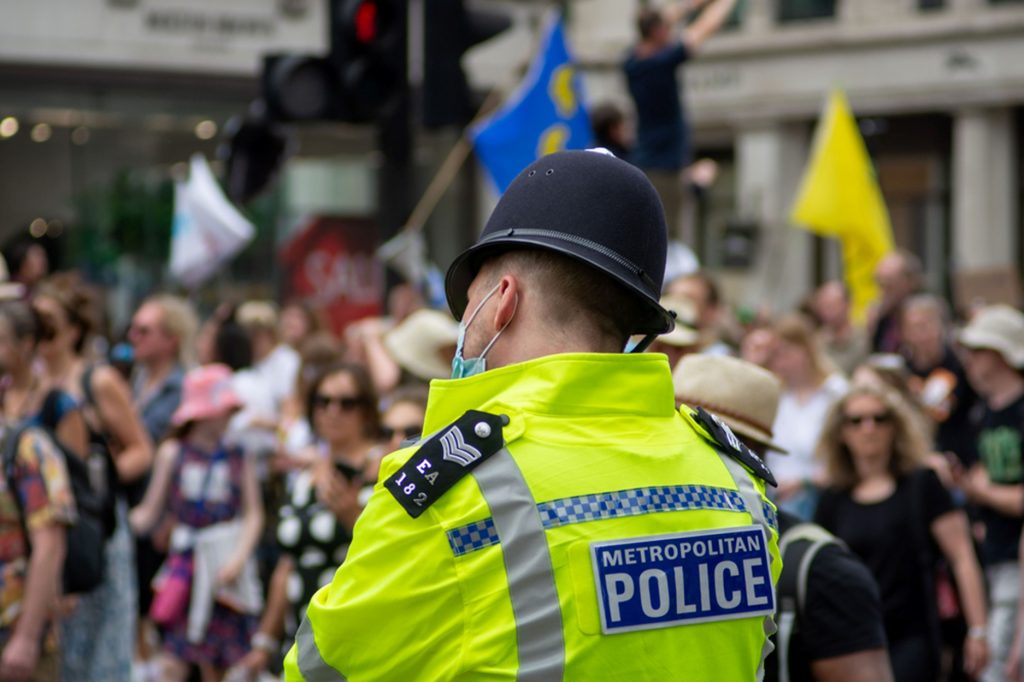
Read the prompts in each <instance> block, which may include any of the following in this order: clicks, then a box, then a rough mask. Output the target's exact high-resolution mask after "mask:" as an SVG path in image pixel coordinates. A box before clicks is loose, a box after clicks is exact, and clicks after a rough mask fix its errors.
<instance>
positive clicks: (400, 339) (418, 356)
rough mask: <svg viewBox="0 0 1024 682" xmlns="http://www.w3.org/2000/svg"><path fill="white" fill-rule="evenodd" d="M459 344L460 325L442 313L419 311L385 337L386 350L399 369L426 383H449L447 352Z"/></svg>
mask: <svg viewBox="0 0 1024 682" xmlns="http://www.w3.org/2000/svg"><path fill="white" fill-rule="evenodd" d="M458 340H459V325H458V323H456V322H455V320H453V319H452V317H451V315H449V314H448V313H446V312H441V311H440V310H429V309H423V310H417V311H416V312H414V313H413V314H412V315H409V317H407V318H405V319H404V320H403V321H402V322H401V323H400V324H399V325H398V326H396V327H395V328H394V329H392V330H391V331H389V332H388V333H387V334H385V335H384V348H386V349H387V351H388V353H389V354H390V355H391V358H392V359H393V360H394V361H395V362H397V363H398V365H399V367H401V368H402V369H405V370H408V371H409V372H411V373H412V374H414V375H415V376H416V377H418V378H420V379H423V380H424V381H430V380H431V379H447V378H448V377H450V376H451V373H452V358H451V354H447V356H446V355H445V351H446V349H448V348H451V347H453V346H455V344H456V343H457V342H458Z"/></svg>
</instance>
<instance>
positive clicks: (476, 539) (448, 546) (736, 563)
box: [285, 151, 780, 682]
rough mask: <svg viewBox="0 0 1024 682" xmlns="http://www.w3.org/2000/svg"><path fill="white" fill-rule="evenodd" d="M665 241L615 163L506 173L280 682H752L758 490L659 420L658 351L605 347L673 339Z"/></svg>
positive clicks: (762, 530) (736, 450)
mask: <svg viewBox="0 0 1024 682" xmlns="http://www.w3.org/2000/svg"><path fill="white" fill-rule="evenodd" d="M665 248H666V230H665V218H664V214H663V211H662V208H661V204H660V202H659V200H658V196H657V194H656V193H655V191H654V189H653V187H652V186H651V184H650V182H649V181H648V180H647V179H646V177H645V176H644V175H643V173H642V172H640V171H639V170H637V169H635V168H633V167H632V166H630V165H629V164H627V163H625V162H623V161H620V160H618V159H616V158H614V157H613V156H611V155H606V154H603V153H601V152H598V151H571V152H560V153H557V154H553V155H550V156H546V157H543V158H541V159H540V160H538V161H536V162H535V163H533V164H532V165H530V166H529V167H527V168H526V169H525V170H524V171H523V172H522V173H520V175H519V176H518V177H517V178H516V180H515V181H514V182H513V183H512V184H511V186H510V187H509V188H508V190H507V191H506V193H505V194H504V196H503V197H502V198H501V200H500V201H499V202H498V205H497V207H496V208H495V210H494V213H493V214H492V216H491V218H490V220H489V221H488V223H487V226H486V228H485V229H484V232H483V234H482V235H481V237H480V240H479V241H478V242H477V243H476V244H475V245H474V246H472V247H470V248H469V249H468V250H467V251H466V252H464V253H463V254H462V255H460V256H459V257H458V258H457V259H456V260H455V262H454V263H453V264H452V266H451V268H450V269H449V271H448V275H447V281H446V287H447V295H448V302H449V304H450V306H451V308H452V310H453V312H454V313H455V315H456V317H460V318H461V319H462V323H461V324H460V339H459V341H460V342H459V344H458V350H457V352H456V357H455V359H454V361H453V379H452V380H451V381H448V380H444V381H434V382H433V383H432V384H431V389H430V397H429V402H428V406H427V413H426V418H425V423H424V433H426V434H433V435H429V436H428V437H427V438H426V439H425V440H423V441H421V442H420V443H418V444H416V445H414V446H410V447H408V448H405V449H403V450H399V451H398V452H396V453H394V454H393V455H391V456H389V457H388V458H386V459H385V460H384V461H383V463H382V466H381V473H380V483H379V484H378V486H377V489H376V490H375V491H374V494H373V496H372V498H371V499H370V501H369V503H368V505H367V507H366V509H365V510H364V512H363V514H362V516H361V517H360V520H359V522H358V523H357V524H356V527H355V531H354V539H353V541H352V544H351V547H350V550H349V553H348V557H347V559H346V560H345V563H344V564H343V565H342V567H341V568H340V569H339V570H338V572H337V574H336V575H335V578H334V580H333V582H332V583H331V584H330V585H329V586H327V587H325V588H323V589H322V590H320V591H319V592H318V593H317V594H316V596H314V598H313V600H312V601H311V603H310V604H309V607H308V609H307V613H306V618H305V620H304V621H303V623H302V626H301V627H300V629H299V632H298V634H297V637H296V643H295V646H294V647H293V648H292V650H291V651H290V652H289V654H288V657H287V659H286V662H285V665H286V675H287V678H288V679H289V680H299V679H305V680H308V681H310V682H312V681H314V680H384V679H388V680H392V679H393V680H411V679H416V680H449V679H474V680H476V679H495V680H498V679H508V680H511V679H515V680H524V681H525V680H545V681H546V680H559V679H569V680H591V679H630V680H645V679H694V680H698V679H721V680H751V679H756V678H757V677H759V676H760V669H761V667H762V664H763V658H764V656H765V655H766V653H767V650H768V648H769V645H768V644H767V639H766V633H770V632H773V631H774V625H773V622H772V612H773V610H774V593H773V583H774V581H775V580H776V579H777V578H778V573H779V570H780V561H779V559H778V554H777V544H776V543H777V532H776V529H775V515H774V509H773V507H772V506H771V505H770V503H768V502H767V500H766V498H765V497H764V480H768V479H770V478H771V474H770V473H769V472H768V470H767V469H766V468H764V465H763V464H762V463H761V462H760V460H758V459H757V458H756V457H755V456H753V455H752V453H750V451H749V450H747V449H746V448H744V447H743V446H742V445H740V444H739V441H738V440H737V439H736V438H735V436H734V435H733V434H732V432H731V431H729V430H728V429H727V428H726V427H724V426H723V425H722V423H721V422H720V421H717V420H715V419H713V418H710V416H709V415H708V414H707V413H705V412H699V413H695V416H694V415H691V413H690V411H689V410H687V411H685V412H682V413H681V412H679V411H677V410H676V409H675V402H674V396H673V386H672V375H671V372H670V369H669V366H668V363H667V362H666V361H665V357H664V356H662V355H658V354H650V353H646V354H645V353H623V352H622V350H623V348H624V347H626V345H627V341H628V340H629V338H630V336H631V335H645V337H646V339H645V341H646V340H649V339H653V338H654V337H655V336H656V335H658V334H660V333H664V332H666V331H668V330H670V329H671V327H672V318H671V315H670V314H669V313H667V312H666V311H665V310H664V309H663V308H662V307H661V306H660V305H659V304H658V295H659V293H660V290H661V284H662V276H663V270H664V263H665ZM644 345H645V343H640V344H639V345H638V348H639V349H642V348H643V347H644ZM762 479H764V480H762Z"/></svg>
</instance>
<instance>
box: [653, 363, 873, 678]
mask: <svg viewBox="0 0 1024 682" xmlns="http://www.w3.org/2000/svg"><path fill="white" fill-rule="evenodd" d="M673 380H674V383H675V387H676V399H677V400H680V401H681V402H682V403H683V404H684V408H683V409H686V406H689V407H690V408H696V407H703V408H704V409H706V410H708V411H709V412H711V413H712V414H714V415H715V416H717V417H718V418H719V419H721V420H722V421H723V422H725V423H726V424H728V425H729V427H730V428H731V429H732V430H733V432H734V433H735V434H736V435H737V436H738V437H739V438H740V439H741V440H743V442H744V443H745V444H746V445H747V446H748V447H750V448H751V449H752V450H753V451H754V452H756V453H757V454H759V455H760V456H761V457H764V455H765V454H766V452H767V451H768V450H774V451H776V452H779V453H782V454H785V453H786V450H785V449H784V448H783V447H782V446H780V445H778V444H777V443H775V442H774V441H773V440H772V423H773V422H774V421H775V412H776V410H778V407H779V397H780V396H781V394H782V384H781V382H780V381H779V380H778V379H777V378H776V377H775V375H773V374H772V373H771V372H769V371H768V370H766V369H763V368H761V367H758V366H757V365H754V364H752V363H749V362H745V361H743V360H739V359H737V358H731V357H725V356H713V355H688V356H686V357H685V358H683V360H682V361H681V362H680V363H679V365H678V366H677V367H676V370H675V372H674V373H673ZM779 531H780V536H779V545H780V547H781V548H782V551H783V564H782V575H781V576H780V578H779V588H778V590H779V597H778V603H779V608H780V612H779V613H777V614H776V621H777V622H778V623H779V633H778V634H777V635H776V640H775V647H776V650H775V651H774V652H772V655H771V656H769V657H768V661H767V665H766V666H765V680H769V681H774V680H780V681H789V680H793V681H797V680H799V681H803V680H815V681H817V682H887V681H889V682H891V680H892V668H891V667H890V664H889V654H888V652H887V651H886V643H885V626H884V624H883V622H882V603H881V597H880V596H879V594H878V586H877V585H876V584H875V580H874V578H873V577H872V576H871V573H870V572H869V571H868V569H867V568H866V567H865V566H864V564H863V563H862V562H861V561H860V560H859V559H858V558H857V557H856V556H855V555H854V554H853V553H852V552H850V551H849V549H847V548H846V547H845V546H844V545H842V544H841V543H838V542H835V541H834V538H832V537H830V536H829V535H828V534H827V532H826V531H825V530H824V529H822V528H821V527H820V526H815V525H814V524H810V523H804V522H802V521H801V520H800V519H799V518H798V517H796V516H794V515H793V514H790V513H788V512H786V511H784V510H779ZM798 538H801V539H804V540H805V541H809V543H810V544H808V545H807V548H806V549H803V553H802V554H801V555H800V556H798V554H797V553H798V552H800V550H801V549H802V548H801V547H800V545H799V543H800V540H799V539H798ZM819 542H820V543H821V544H817V543H819ZM802 557H807V560H806V562H807V563H806V565H807V571H806V574H805V576H806V577H805V578H804V581H805V582H804V586H803V589H802V590H801V589H800V588H799V587H797V586H798V585H799V581H800V579H801V576H800V573H801V570H800V569H801V566H802V564H803V563H804V562H803V561H801V560H800V559H801V558H802ZM789 586H792V587H793V588H795V589H793V590H792V592H793V594H792V595H790V594H789V592H790V589H789ZM798 592H803V594H804V595H805V596H804V597H803V601H802V603H799V601H798V598H797V597H796V594H797V593H798ZM787 598H792V602H794V603H792V604H791V603H789V602H787V601H786V600H787ZM789 618H792V620H789ZM783 662H785V665H786V668H785V669H784V670H780V669H779V666H780V665H783Z"/></svg>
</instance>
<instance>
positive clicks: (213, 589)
mask: <svg viewBox="0 0 1024 682" xmlns="http://www.w3.org/2000/svg"><path fill="white" fill-rule="evenodd" d="M878 282H879V285H880V286H881V288H882V291H883V296H882V297H881V299H880V304H879V306H878V307H877V308H876V309H875V310H873V311H872V315H871V319H870V320H869V324H868V325H867V326H858V325H856V324H854V323H853V322H852V320H851V318H850V311H849V305H848V300H847V298H846V295H845V289H844V287H843V286H842V284H840V283H838V282H827V283H825V284H823V285H822V286H820V287H819V288H818V289H817V290H816V291H814V292H813V293H812V294H811V295H809V296H808V297H807V299H806V302H805V304H804V305H802V306H801V307H800V309H799V310H796V311H792V312H788V313H785V314H781V315H778V316H776V317H773V318H771V319H767V318H761V319H758V320H755V321H752V322H751V321H747V324H746V325H741V324H739V322H738V321H737V319H736V318H735V316H734V315H732V314H731V309H730V308H729V306H728V304H727V303H726V302H725V301H723V300H722V297H721V295H720V293H719V291H718V288H717V286H716V283H715V281H714V278H713V277H712V276H710V275H709V274H708V273H706V272H704V271H699V270H698V271H694V272H690V273H686V274H683V275H681V276H679V277H676V278H675V279H673V280H671V281H668V282H667V283H666V284H665V287H664V298H663V299H662V305H663V306H664V307H665V308H666V309H669V310H672V311H673V312H675V314H676V316H677V322H676V328H675V329H674V330H673V331H672V332H670V333H668V334H664V335H662V336H660V337H658V338H657V339H656V340H655V341H654V343H652V345H651V347H650V349H649V352H657V353H663V354H664V355H665V356H666V358H667V359H668V362H669V363H670V364H671V365H672V366H673V367H674V376H675V381H676V393H677V403H679V404H695V403H697V404H700V403H701V402H702V401H701V399H700V398H699V396H700V394H701V390H705V391H706V390H707V389H706V388H705V389H701V388H700V386H701V385H705V386H711V385H714V384H715V382H716V377H721V378H722V379H721V380H723V381H728V379H727V377H728V375H729V368H728V366H726V367H724V368H722V367H719V366H713V369H712V370H710V374H709V373H708V372H709V370H701V368H700V365H699V364H698V363H695V362H691V360H693V359H694V358H704V357H706V358H722V357H727V356H734V357H735V358H737V359H742V361H743V362H744V363H746V364H748V365H749V366H751V367H753V366H759V367H761V368H764V370H767V372H766V373H770V375H771V376H772V377H773V381H775V382H777V384H778V389H777V396H776V397H775V398H774V399H770V400H762V401H759V402H760V404H759V405H754V406H753V407H751V408H750V409H751V410H753V411H754V412H755V414H759V416H757V417H756V418H751V421H750V422H749V423H748V422H742V423H740V424H739V425H738V426H737V427H736V428H737V432H738V433H740V434H741V435H743V434H744V433H745V432H744V425H747V426H749V425H750V424H754V425H755V426H756V428H755V431H754V433H755V435H756V434H760V441H759V442H761V443H762V446H761V447H762V451H764V452H766V453H767V454H766V459H767V462H768V465H769V467H770V468H771V469H772V470H773V472H774V475H775V477H776V479H777V481H778V486H777V487H776V488H774V489H773V490H772V491H771V493H770V494H771V495H772V497H773V499H774V502H775V503H776V505H777V506H778V507H779V509H780V510H782V511H783V512H785V513H787V514H789V515H791V516H792V518H794V519H798V520H799V519H802V520H805V521H811V520H813V521H815V522H817V523H818V524H820V525H821V526H823V527H824V528H825V529H827V530H828V531H830V532H831V533H832V534H834V535H835V536H836V537H837V538H839V539H840V540H842V542H843V543H845V545H846V546H847V547H848V548H849V550H850V551H852V553H853V554H854V555H855V556H856V557H857V558H858V559H859V560H860V561H861V562H863V565H864V566H865V567H866V568H867V569H868V570H869V572H870V574H871V576H872V577H873V580H874V582H875V584H876V585H877V588H878V590H879V595H880V604H881V615H882V622H883V624H884V630H885V641H886V650H887V654H888V658H889V661H890V663H891V666H892V669H893V671H894V679H896V680H900V681H902V680H922V681H923V680H937V679H948V680H956V679H970V678H976V679H983V680H1003V679H1015V678H1016V676H1017V675H1019V673H1020V657H1021V650H1020V649H1021V647H1020V644H1021V637H1022V635H1024V632H1022V630H1021V623H1019V622H1018V620H1019V619H1018V614H1021V613H1024V612H1022V611H1021V610H1020V609H1019V608H1018V599H1019V595H1021V590H1020V589H1019V586H1020V582H1021V575H1020V570H1019V551H1018V545H1019V543H1020V541H1021V531H1022V516H1024V488H1022V486H1024V469H1022V458H1021V457H1022V453H1021V443H1022V440H1024V374H1022V368H1024V315H1022V314H1021V313H1020V312H1019V311H1018V310H1016V309H1013V308H1011V307H1009V306H1005V305H996V306H989V307H983V308H980V309H978V310H975V311H965V312H966V314H967V315H968V317H965V318H963V319H960V320H955V319H954V317H953V316H952V315H951V313H950V310H949V308H948V306H947V304H946V303H945V301H944V300H942V299H941V298H939V297H937V296H934V295H932V294H929V293H926V292H923V291H921V290H920V286H919V285H920V266H919V264H918V262H917V260H916V258H915V257H914V256H913V255H911V254H909V253H904V252H896V253H894V254H892V255H890V256H889V257H888V258H887V259H885V260H884V261H883V262H882V263H881V264H880V266H879V276H878ZM403 287H407V285H403ZM14 293H16V294H17V295H12V296H10V297H9V299H8V300H5V301H3V302H0V369H2V371H3V384H2V386H3V393H2V403H0V405H2V408H3V417H4V419H3V421H4V425H5V431H6V432H7V434H8V435H10V434H17V436H18V439H17V440H18V444H17V446H16V447H15V446H13V445H6V446H5V447H4V453H5V454H4V473H5V478H4V481H3V484H4V486H3V489H2V492H0V533H2V534H3V537H4V541H3V543H0V550H2V555H0V565H2V567H3V570H2V574H3V576H4V577H3V580H4V583H3V590H2V595H3V604H2V609H0V618H2V619H3V622H2V623H0V634H2V635H3V641H4V649H3V655H2V659H0V666H2V667H0V672H3V673H4V674H6V675H13V676H17V675H18V674H25V673H27V672H28V671H31V670H34V671H35V673H36V675H37V677H39V678H40V679H44V678H46V677H47V676H49V678H50V679H56V677H58V676H59V677H61V678H62V679H66V680H86V679H89V680H118V679H122V680H129V679H133V675H134V679H153V680H157V679H160V680H163V679H180V680H185V679H189V675H190V674H192V675H195V674H200V675H201V677H202V679H204V680H215V679H222V678H223V676H224V675H225V674H226V673H227V672H228V671H229V670H231V669H236V670H240V671H244V673H245V674H246V675H251V676H252V677H251V678H250V679H256V676H257V675H259V674H274V673H275V672H277V671H279V666H280V664H281V659H282V656H283V654H284V653H285V651H286V649H287V647H288V646H289V645H290V643H291V642H292V641H293V638H294V635H295V632H296V629H297V627H298V625H299V623H300V622H301V620H302V616H303V613H304V609H305V607H306V605H307V604H308V602H309V600H310V599H311V598H312V596H313V594H314V593H315V592H316V591H317V590H318V589H319V588H320V587H322V586H324V585H326V584H328V583H329V582H330V580H331V578H332V576H333V574H334V571H335V570H336V569H337V567H338V566H339V565H341V564H342V563H343V562H344V560H345V555H346V551H347V547H348V543H349V541H350V540H351V538H352V529H353V526H354V525H355V523H356V520H357V518H358V517H359V514H360V511H361V510H362V508H363V506H364V505H365V503H366V501H367V499H368V497H369V495H370V493H371V490H372V487H373V485H374V483H375V482H376V480H377V471H378V467H379V464H380V460H381V458H382V457H383V456H384V455H386V454H388V453H389V452H391V451H394V450H396V449H398V448H399V447H400V446H401V444H402V442H403V441H405V440H406V439H415V438H417V437H418V436H419V435H420V431H421V430H422V425H423V420H424V411H425V405H426V395H427V382H429V381H430V380H431V379H440V378H448V377H449V376H450V375H451V358H452V356H453V354H454V351H455V347H456V343H457V341H458V326H457V324H456V322H455V320H454V319H453V318H452V317H451V315H450V314H449V313H447V312H441V311H437V310H431V309H428V308H426V307H423V306H422V305H412V306H409V305H405V306H403V307H402V309H401V310H399V311H396V313H397V314H393V315H389V316H387V317H380V318H372V319H365V320H362V321H359V322H356V323H354V324H352V325H350V326H349V327H348V328H347V329H346V330H345V332H344V333H343V334H342V335H340V336H339V335H335V334H333V333H332V332H330V331H329V330H327V329H326V328H324V327H323V326H322V324H321V323H320V319H319V316H318V313H317V311H314V310H312V309H310V308H308V307H306V306H305V305H303V304H301V303H297V302H292V303H288V304H285V305H283V306H282V307H280V308H279V307H278V305H276V304H275V303H273V302H270V301H246V302H243V303H241V304H239V305H227V304H225V305H222V306H221V307H219V308H217V309H216V310H214V311H212V313H211V314H209V315H208V316H207V317H206V319H205V320H204V321H202V322H201V323H200V321H199V318H198V317H197V313H196V311H195V310H194V308H193V306H192V304H191V303H190V302H189V301H188V300H186V299H183V298H179V297H176V296H172V295H167V294H156V295H153V296H151V297H149V298H147V299H145V300H144V301H143V302H142V303H141V304H140V305H139V306H138V308H137V310H136V311H135V313H134V315H133V316H132V320H131V323H130V325H129V326H128V328H127V330H126V331H125V332H124V334H123V337H122V338H123V341H122V342H121V343H114V344H111V343H110V341H111V340H114V341H116V340H117V339H116V337H112V336H111V334H110V331H109V330H106V329H104V328H103V327H102V320H103V319H104V314H103V312H104V311H103V310H102V307H101V306H100V304H99V299H98V298H97V297H96V296H95V295H94V293H93V291H92V289H91V288H90V287H89V286H88V285H87V284H86V283H85V282H83V281H82V280H81V279H80V278H79V277H77V276H76V275H75V274H73V273H58V274H55V275H49V276H46V277H43V278H41V279H39V280H38V281H35V282H30V283H29V286H27V287H23V288H22V289H21V290H18V291H16V292H14ZM402 293H403V295H402V296H394V297H392V300H402V301H405V300H407V299H410V298H411V299H415V294H414V290H413V289H412V288H411V287H407V289H406V290H405V291H404V292H402ZM103 349H109V350H103ZM715 390H719V391H721V390H722V388H721V387H719V388H717V389H715ZM738 390H739V393H738V394H736V395H737V398H736V400H741V396H742V394H743V390H742V387H738ZM747 400H748V403H749V402H750V398H749V396H748V398H747ZM722 401H724V402H733V401H732V399H730V398H722ZM715 408H717V409H719V410H721V411H722V413H723V415H725V416H729V415H731V414H733V413H732V412H730V410H729V405H721V404H716V403H715V401H714V400H712V401H711V402H710V403H709V409H715ZM758 410H760V412H759V413H758V412H757V411H758ZM765 420H768V422H770V423H764V421H765ZM24 425H32V426H35V427H36V428H35V429H26V428H24ZM40 434H43V435H40ZM766 434H770V439H768V436H767V435H766ZM755 440H756V439H755ZM8 452H10V453H11V454H7V453H8ZM74 457H78V458H81V459H82V461H84V462H85V463H86V467H85V471H86V474H87V478H88V481H87V482H86V483H85V485H87V486H90V489H91V490H92V491H93V492H96V493H97V494H102V495H105V496H106V497H107V498H109V499H110V500H112V502H111V503H110V504H111V512H110V518H109V520H108V521H107V523H106V524H105V526H104V529H103V532H104V535H103V544H104V547H105V550H104V553H103V563H104V565H103V571H102V577H101V580H100V581H99V582H98V584H96V585H94V586H92V587H88V589H85V590H81V591H76V589H77V588H73V587H71V586H70V585H69V582H68V577H67V575H63V574H64V573H66V572H67V570H63V571H62V570H61V569H62V567H63V566H64V564H65V563H67V562H71V561H79V560H81V559H82V556H83V555H82V554H81V548H80V547H77V546H75V541H74V539H73V535H72V533H71V532H70V531H69V530H68V529H69V528H72V527H77V526H76V525H74V522H75V517H76V515H77V516H78V517H80V518H81V517H85V516H86V515H87V514H88V513H90V512H89V510H86V509H84V508H83V505H82V503H81V501H78V502H76V500H75V499H74V493H73V491H77V490H78V489H79V488H77V487H76V485H77V486H81V485H83V484H82V482H81V481H78V482H76V481H75V480H74V479H75V471H74V467H73V466H70V465H69V460H70V459H72V458H74ZM44 552H45V553H46V554H45V556H46V557H47V559H45V560H43V559H41V556H42V555H43V553H44ZM62 553H63V554H64V555H65V556H66V557H67V558H66V559H65V560H64V562H60V561H55V560H54V559H55V558H56V557H59V556H61V554H62ZM982 569H984V570H982ZM72 572H73V569H72ZM58 597H59V606H57V607H56V608H53V603H52V602H53V600H55V599H58ZM58 642H59V644H58ZM190 670H191V671H192V672H190ZM240 674H241V673H240ZM836 679H840V678H836Z"/></svg>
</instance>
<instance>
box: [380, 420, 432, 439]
mask: <svg viewBox="0 0 1024 682" xmlns="http://www.w3.org/2000/svg"><path fill="white" fill-rule="evenodd" d="M422 431H423V425H422V424H411V425H409V426H398V427H391V426H382V427H380V435H382V436H384V440H391V439H392V438H394V437H395V435H396V434H400V435H401V436H402V439H403V440H409V439H410V438H415V437H416V436H418V435H420V433H421V432H422Z"/></svg>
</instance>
